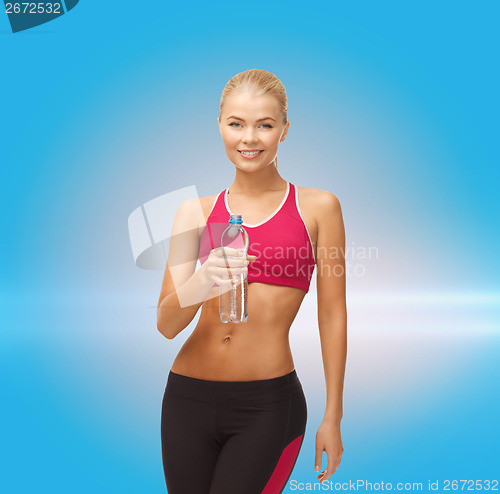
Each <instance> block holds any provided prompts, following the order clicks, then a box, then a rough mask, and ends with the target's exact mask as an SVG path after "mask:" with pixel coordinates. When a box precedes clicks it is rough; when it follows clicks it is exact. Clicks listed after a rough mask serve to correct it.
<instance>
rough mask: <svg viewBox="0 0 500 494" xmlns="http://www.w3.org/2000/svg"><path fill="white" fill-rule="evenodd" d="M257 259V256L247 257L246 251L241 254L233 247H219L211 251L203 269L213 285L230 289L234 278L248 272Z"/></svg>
mask: <svg viewBox="0 0 500 494" xmlns="http://www.w3.org/2000/svg"><path fill="white" fill-rule="evenodd" d="M255 259H257V257H256V256H252V255H248V254H247V255H246V256H245V251H244V250H243V251H242V252H240V250H239V249H234V248H232V247H218V248H217V249H212V250H211V251H210V254H209V256H208V258H207V260H206V261H205V262H204V263H203V266H202V268H203V269H204V271H205V276H206V277H207V279H208V280H209V281H210V282H211V283H212V284H214V283H215V284H217V285H219V286H226V287H229V286H231V280H232V279H233V278H237V277H238V276H239V275H240V274H242V273H247V272H248V267H247V266H248V264H249V263H251V262H252V261H255Z"/></svg>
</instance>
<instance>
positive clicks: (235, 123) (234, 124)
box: [229, 122, 273, 129]
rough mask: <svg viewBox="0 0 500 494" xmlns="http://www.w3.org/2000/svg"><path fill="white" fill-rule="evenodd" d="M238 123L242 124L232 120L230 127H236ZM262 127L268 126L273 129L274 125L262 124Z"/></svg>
mask: <svg viewBox="0 0 500 494" xmlns="http://www.w3.org/2000/svg"><path fill="white" fill-rule="evenodd" d="M236 125H240V124H239V123H238V122H231V123H230V124H229V126H230V127H235V126H236ZM262 127H267V128H269V129H272V128H273V126H272V125H269V124H262Z"/></svg>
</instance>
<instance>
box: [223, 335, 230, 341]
mask: <svg viewBox="0 0 500 494" xmlns="http://www.w3.org/2000/svg"><path fill="white" fill-rule="evenodd" d="M230 340H231V336H229V335H228V336H226V337H225V338H224V343H229V341H230Z"/></svg>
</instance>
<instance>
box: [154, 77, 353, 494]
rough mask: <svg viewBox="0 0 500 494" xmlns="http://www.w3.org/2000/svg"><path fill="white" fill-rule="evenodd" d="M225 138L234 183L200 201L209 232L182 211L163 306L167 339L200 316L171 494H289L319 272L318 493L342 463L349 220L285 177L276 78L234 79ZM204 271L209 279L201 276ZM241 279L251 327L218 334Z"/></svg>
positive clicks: (171, 426)
mask: <svg viewBox="0 0 500 494" xmlns="http://www.w3.org/2000/svg"><path fill="white" fill-rule="evenodd" d="M217 124H218V126H219V131H220V134H221V136H222V140H223V142H224V146H225V149H226V154H227V156H228V158H229V160H230V161H231V162H232V163H233V164H234V166H235V172H236V175H235V179H234V181H233V183H232V184H231V186H230V187H228V188H226V189H225V190H224V191H221V192H219V193H218V194H216V195H213V196H209V197H203V198H201V199H200V205H201V209H202V211H203V218H204V224H199V225H198V224H192V223H193V219H192V218H193V217H194V215H193V214H192V211H194V205H193V204H192V203H191V202H189V201H186V202H185V203H183V204H181V206H180V207H179V209H178V211H177V213H176V217H175V220H174V226H173V231H172V235H171V243H170V248H169V258H168V261H167V266H166V268H165V277H164V280H163V284H162V288H161V292H160V298H159V301H158V322H157V324H158V330H159V331H160V332H161V333H162V334H163V335H164V336H165V337H167V338H169V339H172V338H175V337H176V335H177V334H179V333H180V332H181V331H183V330H184V329H185V328H186V327H187V326H188V325H189V324H190V322H191V321H192V320H193V318H194V316H195V315H196V313H197V312H198V310H199V308H200V307H201V309H202V310H201V314H200V318H199V321H198V323H197V324H196V327H195V329H194V330H193V332H192V334H191V335H190V336H189V338H188V339H187V340H186V342H185V343H184V345H183V346H182V348H181V349H180V351H179V353H178V355H177V357H176V358H175V360H174V362H173V364H172V368H171V370H170V373H169V376H168V380H167V385H166V388H165V394H164V397H163V404H162V416H161V440H162V455H163V467H164V472H165V480H166V484H167V488H168V492H169V494H188V493H189V494H194V493H200V494H201V493H204V494H205V493H208V494H234V492H238V494H260V493H265V494H279V493H281V492H283V489H284V488H285V486H286V483H287V481H288V479H289V477H290V475H291V472H292V470H293V468H294V465H295V462H296V461H297V457H298V455H299V452H300V450H301V446H302V443H303V440H304V435H305V430H306V423H307V404H306V400H305V395H304V392H303V390H302V385H301V383H300V380H299V377H298V375H297V372H296V370H295V366H294V362H293V358H292V354H291V351H290V346H289V331H290V327H291V325H292V323H293V321H294V319H295V316H296V314H297V312H298V310H299V308H300V306H301V303H302V300H303V299H304V296H305V295H306V294H307V292H308V291H309V285H310V282H311V277H312V274H313V271H314V269H315V266H316V265H317V266H318V277H317V279H318V321H319V325H320V336H321V344H322V350H323V360H324V368H325V376H326V383H327V406H326V411H325V416H324V420H323V422H322V424H321V427H320V428H319V430H318V433H317V434H316V451H315V458H314V460H313V459H312V457H311V467H312V466H313V461H314V464H315V465H317V466H318V468H319V466H320V465H321V462H322V459H321V457H322V452H323V451H325V452H326V453H327V456H328V469H327V470H326V472H323V473H322V474H321V475H319V477H318V478H320V480H326V479H327V478H328V477H329V476H330V475H331V474H332V473H333V472H334V471H335V469H336V468H337V466H338V464H339V463H340V458H341V455H342V451H343V447H342V439H341V434H340V421H341V418H342V392H343V379H344V369H345V362H346V345H347V337H346V330H347V326H346V324H347V316H346V301H345V269H344V267H345V266H344V259H343V258H339V257H336V258H331V257H330V256H328V255H325V254H324V253H325V252H326V253H327V252H329V251H330V250H331V249H332V248H336V249H338V250H340V251H341V252H343V248H344V247H345V236H344V225H343V220H342V212H341V209H340V203H339V201H338V199H337V198H336V197H335V196H334V195H333V194H332V193H330V192H327V191H322V190H319V189H309V188H304V187H298V186H295V185H294V184H292V183H290V182H289V181H287V180H285V179H284V178H282V177H281V176H280V174H279V173H278V170H277V152H278V146H279V144H280V143H281V142H283V141H284V140H285V137H286V135H287V132H288V128H289V126H290V121H289V120H288V119H287V98H286V91H285V88H284V86H283V84H282V83H281V81H280V80H279V79H278V78H277V77H276V76H275V75H274V74H271V73H270V72H267V71H265V70H259V69H252V70H247V71H245V72H241V73H240V74H237V75H235V76H234V77H233V78H232V79H231V80H230V81H229V82H228V83H227V85H226V87H225V88H224V91H223V93H222V97H221V104H220V114H219V116H218V118H217ZM231 214H239V215H242V217H243V219H244V221H243V225H244V226H245V228H246V229H247V231H248V235H249V239H250V241H249V247H248V252H247V253H244V256H242V258H241V260H240V259H231V261H230V262H231V264H230V265H227V264H225V262H228V261H225V260H224V258H223V256H221V255H220V248H216V247H218V246H217V245H215V244H214V242H213V238H220V233H217V226H218V225H219V226H220V225H224V227H225V226H227V222H228V220H229V217H230V215H231ZM186 231H188V232H189V234H188V235H186V234H184V235H180V234H177V233H180V232H186ZM186 253H188V255H187V258H188V261H186V262H185V263H182V265H179V263H178V262H176V261H175V260H176V259H179V258H182V257H183V256H184V258H186ZM318 256H319V257H318ZM196 257H199V260H200V264H201V267H200V268H199V269H198V271H196V272H195V271H194V269H195V264H196V262H195V261H194V260H193V259H196ZM229 267H230V268H231V270H232V272H233V274H235V273H236V274H239V273H243V272H244V273H247V279H248V320H247V322H246V323H245V324H231V323H228V324H224V323H222V322H221V320H220V316H219V304H218V289H217V288H218V287H217V285H220V286H222V285H223V284H224V283H226V281H227V280H226V279H225V277H226V278H227V272H228V268H229ZM328 268H329V269H328ZM336 268H337V269H336ZM338 268H340V269H338ZM331 273H340V274H339V275H337V274H336V275H332V274H331ZM214 288H215V290H214ZM181 301H189V302H188V303H181ZM193 466H194V468H195V474H194V475H193V474H192V471H193ZM316 471H318V470H316ZM235 486H237V488H236V487H235Z"/></svg>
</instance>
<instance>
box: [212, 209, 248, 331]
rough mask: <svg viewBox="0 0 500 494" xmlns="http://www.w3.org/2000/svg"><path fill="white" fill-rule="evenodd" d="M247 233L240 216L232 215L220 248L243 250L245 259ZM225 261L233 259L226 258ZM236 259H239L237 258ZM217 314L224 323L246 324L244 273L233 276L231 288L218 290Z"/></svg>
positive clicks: (246, 290) (246, 289)
mask: <svg viewBox="0 0 500 494" xmlns="http://www.w3.org/2000/svg"><path fill="white" fill-rule="evenodd" d="M248 242H249V238H248V233H247V231H246V230H245V229H244V228H243V220H242V219H241V215H239V214H232V215H231V218H230V219H229V226H228V227H227V228H226V229H225V230H224V232H223V234H222V236H221V247H231V248H233V249H238V250H241V249H244V251H245V257H244V258H245V259H246V253H247V251H248ZM226 258H227V259H231V258H232V259H234V257H231V256H226ZM236 259H241V257H238V258H236ZM219 314H220V320H221V321H222V322H224V323H226V322H233V323H240V322H247V316H248V281H247V275H246V273H241V274H239V275H236V276H233V277H232V279H231V288H229V289H227V288H225V291H223V288H222V287H220V288H219Z"/></svg>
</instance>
